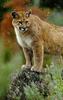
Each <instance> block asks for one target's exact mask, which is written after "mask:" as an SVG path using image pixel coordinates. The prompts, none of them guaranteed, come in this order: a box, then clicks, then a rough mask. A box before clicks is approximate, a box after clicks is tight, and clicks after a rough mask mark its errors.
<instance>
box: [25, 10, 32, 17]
mask: <svg viewBox="0 0 63 100" xmlns="http://www.w3.org/2000/svg"><path fill="white" fill-rule="evenodd" d="M31 13H32V11H31V9H30V10H29V11H27V12H26V17H29V16H30V15H31Z"/></svg>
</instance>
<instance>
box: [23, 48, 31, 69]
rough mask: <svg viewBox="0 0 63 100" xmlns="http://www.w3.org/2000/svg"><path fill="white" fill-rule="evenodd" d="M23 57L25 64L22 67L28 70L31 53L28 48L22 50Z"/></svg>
mask: <svg viewBox="0 0 63 100" xmlns="http://www.w3.org/2000/svg"><path fill="white" fill-rule="evenodd" d="M23 52H24V56H25V59H26V64H25V65H23V66H22V67H24V68H30V67H31V66H32V52H31V50H30V49H28V48H23Z"/></svg>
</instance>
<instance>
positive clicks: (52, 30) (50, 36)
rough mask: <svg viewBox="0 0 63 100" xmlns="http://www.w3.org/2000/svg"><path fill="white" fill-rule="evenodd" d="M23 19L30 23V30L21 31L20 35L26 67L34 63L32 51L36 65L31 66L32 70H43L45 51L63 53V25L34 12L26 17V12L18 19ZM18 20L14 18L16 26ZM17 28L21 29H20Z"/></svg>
mask: <svg viewBox="0 0 63 100" xmlns="http://www.w3.org/2000/svg"><path fill="white" fill-rule="evenodd" d="M21 19H22V20H25V21H26V20H28V22H29V23H30V26H29V28H28V31H26V32H24V33H22V32H19V34H20V35H19V37H20V39H21V41H23V43H21V44H20V45H21V46H22V48H23V51H24V55H25V58H26V67H27V66H31V65H32V63H31V61H32V60H31V58H32V56H31V54H30V53H29V52H30V51H32V52H33V58H34V65H33V66H32V67H31V70H33V71H39V72H41V71H42V68H43V58H44V52H46V53H50V54H63V27H59V26H55V25H52V24H49V23H47V22H45V21H43V20H41V19H40V18H39V17H37V16H35V15H32V14H31V15H30V16H29V17H28V18H26V16H25V14H24V17H20V18H19V19H18V20H21ZM18 20H16V19H15V20H13V22H12V23H13V26H14V28H16V26H15V25H16V22H18ZM15 21H16V22H15ZM18 26H19V25H18ZM16 29H17V28H16ZM17 30H18V31H19V29H17ZM17 35H18V33H17ZM17 35H16V36H17ZM17 41H18V39H17ZM18 43H19V42H18Z"/></svg>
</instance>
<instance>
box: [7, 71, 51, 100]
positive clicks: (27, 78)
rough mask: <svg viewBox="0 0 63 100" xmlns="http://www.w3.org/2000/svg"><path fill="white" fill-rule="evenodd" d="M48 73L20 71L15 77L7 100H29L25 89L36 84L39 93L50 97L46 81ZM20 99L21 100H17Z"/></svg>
mask: <svg viewBox="0 0 63 100" xmlns="http://www.w3.org/2000/svg"><path fill="white" fill-rule="evenodd" d="M46 75H47V73H46V72H42V73H38V72H33V71H31V70H30V69H24V70H20V71H19V72H18V73H16V74H15V75H13V76H12V77H13V78H12V80H11V84H10V86H9V89H8V93H7V100H27V99H26V95H25V93H24V87H26V86H30V87H31V84H32V83H34V84H35V85H36V86H37V88H38V90H39V92H40V93H41V94H42V95H43V97H46V96H48V95H49V88H48V82H47V81H45V77H46ZM16 97H18V98H19V99H16Z"/></svg>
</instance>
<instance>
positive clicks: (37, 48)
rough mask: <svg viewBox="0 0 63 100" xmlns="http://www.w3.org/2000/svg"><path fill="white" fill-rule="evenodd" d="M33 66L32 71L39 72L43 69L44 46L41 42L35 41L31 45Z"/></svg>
mask: <svg viewBox="0 0 63 100" xmlns="http://www.w3.org/2000/svg"><path fill="white" fill-rule="evenodd" d="M32 50H33V57H34V65H33V67H32V68H31V70H32V71H37V72H41V71H42V67H43V57H44V46H43V43H42V42H39V41H36V42H34V43H33V45H32Z"/></svg>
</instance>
